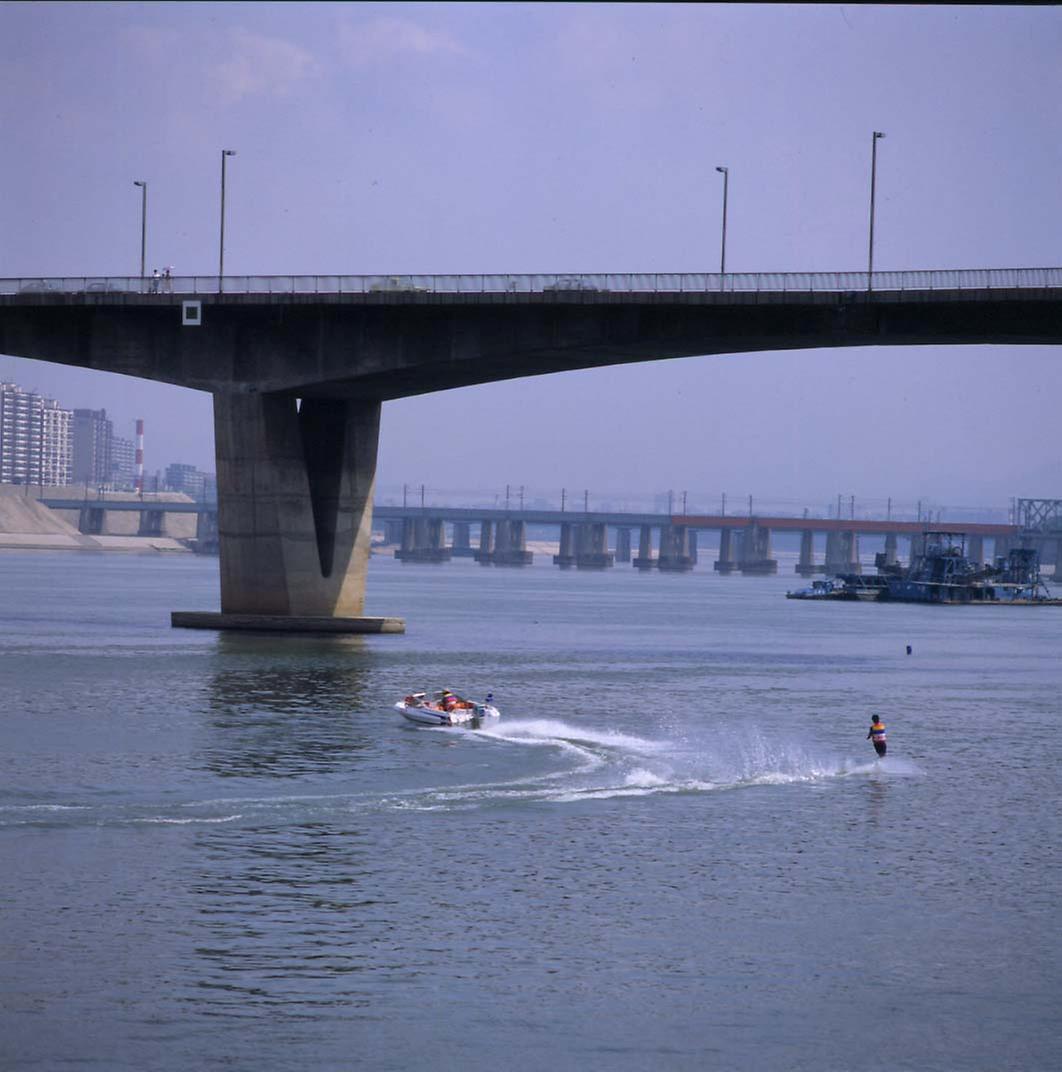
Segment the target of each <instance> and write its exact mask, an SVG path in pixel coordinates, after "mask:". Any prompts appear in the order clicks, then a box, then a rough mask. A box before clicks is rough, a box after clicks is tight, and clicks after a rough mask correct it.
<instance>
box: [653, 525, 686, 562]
mask: <svg viewBox="0 0 1062 1072" xmlns="http://www.w3.org/2000/svg"><path fill="white" fill-rule="evenodd" d="M657 566H658V567H659V568H660V569H662V570H667V571H669V572H673V573H685V572H688V571H689V570H691V569H693V558H692V556H691V555H690V544H689V529H687V528H686V526H685V525H664V526H663V527H662V528H661V529H660V554H659V556H658V557H657Z"/></svg>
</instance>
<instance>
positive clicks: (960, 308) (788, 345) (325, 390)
mask: <svg viewBox="0 0 1062 1072" xmlns="http://www.w3.org/2000/svg"><path fill="white" fill-rule="evenodd" d="M154 286H156V284H155V282H154V281H152V280H143V279H140V278H139V277H137V278H135V279H128V278H113V277H112V278H106V279H88V278H73V279H70V278H64V279H13V280H12V279H8V280H0V353H7V354H12V355H16V356H21V357H29V358H35V359H38V360H45V361H55V362H59V363H62V364H68V365H75V366H78V367H82V368H93V369H100V370H103V371H108V372H119V373H123V374H126V375H132V376H142V377H145V378H148V379H155V380H161V381H164V382H168V383H174V384H179V385H181V386H185V387H193V388H197V389H199V390H205V391H210V392H212V394H213V395H214V425H215V442H216V453H217V469H218V501H219V540H220V551H221V605H222V617H221V618H220V619H216V620H215V621H214V623H213V624H226V622H227V621H228V622H237V621H238V623H239V624H241V625H248V626H254V625H255V624H256V623H257V624H258V625H262V626H266V627H269V626H277V625H279V626H281V627H285V628H290V627H294V626H296V625H297V624H303V625H308V626H309V627H320V628H350V629H369V630H375V629H398V628H401V624H400V623H398V622H397V621H395V620H392V619H371V620H370V619H361V618H360V615H361V612H362V608H363V604H364V590H365V569H366V565H367V560H368V550H369V534H370V525H371V518H372V491H373V481H374V478H375V471H376V451H377V443H378V433H379V419H380V407H381V404H382V403H383V402H384V401H387V400H389V399H394V398H400V397H403V396H406V395H414V394H421V393H425V392H429V391H437V390H442V389H446V388H452V387H460V386H465V385H469V384H476V383H487V382H492V381H496V380H504V379H511V378H515V377H520V376H532V375H540V374H544V373H550V372H559V371H564V370H570V369H581V368H592V367H600V366H606V365H613V364H621V363H627V362H636V361H649V360H657V359H667V358H675V357H687V356H695V355H704V354H736V353H748V352H753V351H758V350H798V349H806V348H821V347H831V346H871V345H890V346H895V345H916V344H918V345H924V344H958V343H964V344H969V343H1010V344H1045V343H1050V344H1057V343H1059V342H1062V269H1059V268H1045V269H998V270H997V269H985V270H969V271H955V272H882V273H874V275H873V276H869V275H867V273H860V272H853V273H815V274H811V273H796V274H778V273H774V274H771V273H768V274H749V275H709V274H704V275H697V274H655V273H654V274H641V275H639V274H633V275H623V276H621V275H595V276H542V275H539V276H486V275H482V276H362V277H358V276H335V277H317V276H282V277H240V278H230V277H225V278H223V279H219V278H217V277H185V278H176V279H173V280H169V281H162V282H161V284H160V288H162V289H160V291H155V290H153V287H154ZM225 615H229V616H230V618H229V619H225V617H224V616H225ZM341 619H342V620H343V621H341Z"/></svg>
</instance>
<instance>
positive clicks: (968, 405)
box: [0, 4, 1062, 503]
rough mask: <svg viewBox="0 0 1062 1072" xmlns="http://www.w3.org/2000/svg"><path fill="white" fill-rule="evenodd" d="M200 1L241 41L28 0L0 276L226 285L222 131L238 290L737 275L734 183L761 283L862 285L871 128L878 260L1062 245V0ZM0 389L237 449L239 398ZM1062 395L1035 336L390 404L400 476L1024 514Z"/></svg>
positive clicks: (114, 389)
mask: <svg viewBox="0 0 1062 1072" xmlns="http://www.w3.org/2000/svg"><path fill="white" fill-rule="evenodd" d="M196 11H197V13H202V12H206V13H208V19H207V23H208V24H209V29H208V28H207V26H206V25H205V24H204V23H203V22H202V20H200V19H199V18H198V17H196V18H192V17H190V12H189V11H188V10H186V9H184V8H183V7H180V6H172V7H171V6H168V5H151V4H146V5H138V6H136V7H130V6H128V5H112V4H88V5H82V6H80V7H78V8H66V7H60V6H56V5H50V4H35V5H6V6H4V7H3V8H0V23H2V25H3V28H4V29H5V31H6V32H5V34H4V35H3V43H0V50H2V53H0V54H2V55H3V56H4V58H5V61H6V63H5V75H4V77H5V78H6V80H7V83H8V86H9V89H10V90H11V92H12V95H13V96H15V97H17V98H18V99H20V100H24V101H26V107H25V108H24V109H20V111H19V114H18V115H8V116H7V117H5V119H4V120H3V121H2V123H3V128H4V132H5V137H6V141H7V144H8V145H9V147H10V152H11V154H12V159H16V160H18V161H19V162H20V166H19V167H18V168H16V169H15V170H14V172H13V174H12V175H11V176H9V178H8V186H9V189H10V195H11V196H10V197H8V198H6V199H5V202H4V205H3V206H0V225H2V229H3V233H4V234H5V242H4V243H3V245H2V248H0V275H5V276H21V277H26V276H48V275H70V274H77V275H84V274H93V275H94V274H121V275H129V274H136V273H137V272H138V271H139V268H140V256H141V249H142V246H141V241H142V238H146V258H147V259H146V262H145V266H146V270H147V272H148V273H149V274H150V272H151V271H152V269H153V268H159V269H162V268H164V267H166V266H172V268H173V271H174V273H175V274H178V275H181V274H188V273H191V272H198V273H202V274H209V273H212V272H216V270H217V264H218V252H219V251H218V237H219V236H218V224H219V218H218V211H219V205H218V197H219V179H220V167H219V162H224V161H225V158H224V157H222V156H220V155H219V154H221V152H222V150H223V149H231V150H234V151H235V152H236V153H237V155H235V156H234V157H231V158H229V159H228V161H227V204H226V225H225V226H226V230H225V236H226V239H225V242H226V244H225V267H226V271H228V272H231V273H233V274H245V273H246V274H253V273H263V274H272V273H288V272H309V273H333V272H334V273H343V272H353V273H362V272H365V273H371V272H384V273H390V272H393V271H394V272H400V273H404V272H418V271H425V272H479V271H536V270H541V271H572V272H578V271H595V270H608V271H628V270H630V271H673V270H680V271H685V270H688V271H704V270H715V268H716V267H718V265H719V258H720V239H721V224H722V208H723V204H722V200H723V194H724V183H726V186H727V187H728V217H727V244H726V267H727V269H728V270H731V271H737V272H743V271H754V270H835V269H852V270H854V269H858V268H861V267H865V266H866V264H867V253H868V249H867V239H868V223H869V219H868V208H869V204H868V202H869V195H870V181H871V155H872V147H873V146H876V212H875V238H874V242H875V246H874V264H875V267H877V268H880V269H885V270H888V269H901V268H947V267H981V266H999V267H1002V266H1021V265H1029V266H1033V265H1050V264H1054V263H1057V262H1058V255H1057V251H1058V248H1059V245H1060V238H1062V223H1060V221H1059V219H1058V214H1057V212H1055V211H1053V210H1052V208H1051V206H1053V204H1054V201H1055V194H1054V186H1055V185H1056V184H1055V182H1054V179H1053V176H1056V175H1057V174H1058V173H1059V171H1060V170H1062V149H1060V147H1059V145H1058V144H1057V140H1056V139H1054V138H1053V136H1052V133H1051V132H1052V131H1053V130H1054V129H1055V127H1057V121H1058V118H1059V115H1058V112H1059V109H1060V105H1059V103H1058V102H1059V101H1060V100H1062V95H1060V94H1059V93H1058V92H1057V90H1059V89H1062V75H1060V72H1059V68H1058V64H1057V62H1056V60H1057V55H1058V51H1059V46H1060V45H1062V19H1060V17H1059V13H1058V12H1057V11H1056V10H1052V9H1042V8H986V9H976V8H962V9H956V8H932V7H930V8H897V7H892V6H885V7H874V6H863V5H860V6H856V7H854V8H852V9H845V8H839V7H832V6H831V7H822V8H815V7H806V6H793V7H786V6H783V5H771V6H763V7H756V6H748V7H745V6H739V5H735V6H727V5H705V6H682V5H574V6H572V7H566V6H559V5H549V4H544V5H475V6H473V7H471V8H469V7H465V6H462V5H421V4H395V5H374V4H365V5H335V6H323V5H314V4H310V5H302V6H300V7H298V8H297V9H296V8H295V7H293V6H292V5H286V4H275V5H227V4H210V5H203V6H200V7H198V8H197V9H196ZM86 39H91V40H92V41H93V42H94V48H93V49H91V50H85V49H84V48H83V47H82V46H83V41H84V40H86ZM75 101H76V104H75V103H73V102H75ZM119 110H120V114H121V115H122V119H123V122H122V123H121V124H115V123H114V122H113V121H112V120H113V117H114V116H115V115H116V114H119ZM191 115H195V116H196V121H195V122H194V123H193V122H191V121H190V118H189V117H190V116H191ZM875 132H877V133H884V134H885V138H884V139H883V140H881V141H880V144H879V143H878V142H877V140H876V139H875V140H873V141H872V134H873V133H875ZM719 168H724V169H725V173H722V174H721V173H719V172H718V169H719ZM135 182H145V183H147V184H148V187H150V196H149V195H148V192H147V190H146V189H143V188H140V189H138V188H136V187H135V186H134V183H135ZM145 204H146V205H147V208H148V215H147V221H146V222H147V228H146V235H143V234H142V231H141V223H142V207H143V205H145ZM0 377H2V378H6V379H14V380H16V381H18V382H22V383H25V384H27V386H29V385H35V386H36V387H37V388H38V389H39V390H41V391H42V392H43V393H46V394H53V395H58V394H60V393H74V392H76V393H77V395H78V397H79V398H81V399H83V400H84V404H85V405H88V406H91V407H94V408H99V407H101V406H104V405H106V406H107V408H108V411H109V412H110V411H111V409H112V406H113V407H114V413H115V414H116V417H118V418H120V419H123V420H126V421H128V420H131V419H133V418H134V417H136V416H143V417H144V418H145V419H146V421H147V426H148V429H149V449H156V448H157V449H159V450H161V451H162V452H163V454H165V455H167V456H169V457H172V458H175V459H181V460H183V461H186V462H188V463H191V464H195V465H197V466H199V467H200V468H203V469H208V468H209V469H212V468H213V467H214V461H213V453H212V413H211V401H210V399H209V397H207V396H204V395H200V394H196V393H195V392H191V391H185V390H181V389H178V388H173V387H168V386H166V385H163V384H152V383H147V382H145V381H133V380H129V379H126V378H124V377H110V376H107V375H106V374H100V373H88V372H82V371H79V370H72V369H64V368H62V367H60V366H46V365H40V364H37V363H31V362H26V361H24V360H21V359H16V358H10V357H0ZM1060 395H1062V377H1060V375H1059V372H1058V368H1057V359H1056V357H1055V354H1054V352H1053V350H1052V348H1050V347H1036V346H1031V347H1026V348H1021V349H1019V348H1015V347H1005V346H995V347H987V346H986V347H952V348H946V347H915V348H909V349H898V348H875V349H872V350H871V349H863V350H851V351H839V350H833V351H831V350H811V351H804V352H797V353H765V354H759V355H755V356H749V357H736V356H731V357H710V358H685V359H682V360H679V361H664V362H653V363H646V364H643V365H637V366H628V367H611V368H605V369H598V370H591V371H587V372H572V373H563V374H559V375H554V376H548V377H543V378H541V379H527V380H520V381H512V382H509V383H499V384H492V385H485V386H482V387H474V388H464V389H461V390H458V391H453V392H447V393H445V394H436V395H429V396H423V397H420V398H410V399H404V400H400V401H396V402H390V403H387V404H386V405H385V406H384V410H383V417H382V425H381V443H380V454H379V468H378V481H379V483H380V484H381V486H394V485H398V484H401V483H402V482H404V481H409V480H426V481H427V482H429V483H431V484H435V485H439V486H445V485H452V484H457V485H459V486H461V485H464V484H465V483H472V482H474V483H475V484H476V485H478V486H495V487H499V486H503V485H504V483H506V482H508V481H513V482H518V481H524V482H526V483H528V484H532V483H538V484H545V483H546V482H552V483H555V484H556V485H557V486H564V485H567V486H570V487H577V486H587V485H589V486H592V487H593V486H596V487H601V488H604V487H608V486H611V487H613V488H615V487H624V486H628V487H634V488H645V489H647V490H653V489H660V488H664V487H676V488H683V487H685V488H694V487H706V488H713V487H714V488H720V489H722V488H729V489H730V490H731V491H732V492H733V493H735V494H741V493H743V492H744V493H755V494H757V495H763V496H766V497H785V496H786V495H788V494H792V493H793V492H794V491H795V492H798V493H801V492H802V493H805V494H807V495H809V496H814V497H817V498H822V499H826V498H830V497H833V496H834V495H835V494H837V493H838V492H842V493H844V494H848V493H850V492H853V491H854V492H856V493H860V492H863V493H864V494H868V495H873V496H878V497H884V496H885V495H888V494H889V493H894V494H895V495H897V496H902V497H906V498H908V499H910V500H914V499H917V498H919V497H926V498H933V499H936V500H937V501H944V502H947V501H965V502H973V503H977V502H994V503H1002V502H1006V501H1008V500H1009V499H1010V498H1011V497H1013V496H1020V495H1034V496H1035V495H1051V494H1054V493H1056V492H1057V491H1058V488H1057V487H1056V486H1055V485H1056V483H1057V479H1058V478H1057V475H1056V474H1057V472H1058V468H1059V466H1058V462H1059V459H1058V453H1057V448H1055V447H1054V446H1053V445H1052V444H1051V442H1050V440H1049V439H1048V437H1047V436H1046V434H1045V430H1046V429H1047V428H1050V427H1051V426H1052V423H1053V420H1054V415H1055V409H1056V401H1055V400H1056V399H1057V398H1058V397H1059V396H1060ZM104 398H111V399H114V400H117V401H113V402H111V403H107V402H104V401H103V399H104ZM441 413H445V415H446V421H445V425H446V434H445V435H444V436H441V435H439V434H438V427H439V415H440V414H441ZM824 414H827V415H828V419H825V420H824V419H823V415H824ZM150 444H154V447H151V446H150ZM487 445H489V448H488V446H487ZM469 478H474V481H473V480H471V479H469Z"/></svg>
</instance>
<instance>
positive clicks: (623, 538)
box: [616, 528, 631, 562]
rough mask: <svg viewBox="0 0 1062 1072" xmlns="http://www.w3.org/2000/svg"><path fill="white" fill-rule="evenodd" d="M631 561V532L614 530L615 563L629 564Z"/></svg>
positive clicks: (628, 530)
mask: <svg viewBox="0 0 1062 1072" xmlns="http://www.w3.org/2000/svg"><path fill="white" fill-rule="evenodd" d="M630 560H631V530H630V529H627V528H619V529H616V561H617V562H630Z"/></svg>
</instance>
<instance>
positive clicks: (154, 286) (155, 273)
mask: <svg viewBox="0 0 1062 1072" xmlns="http://www.w3.org/2000/svg"><path fill="white" fill-rule="evenodd" d="M161 278H162V276H160V275H159V270H158V269H157V268H155V269H153V270H152V272H151V293H152V294H158V292H159V280H160V279H161Z"/></svg>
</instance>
